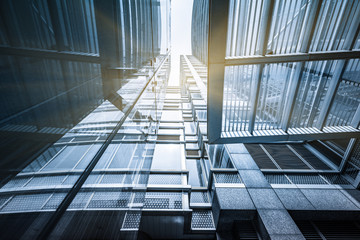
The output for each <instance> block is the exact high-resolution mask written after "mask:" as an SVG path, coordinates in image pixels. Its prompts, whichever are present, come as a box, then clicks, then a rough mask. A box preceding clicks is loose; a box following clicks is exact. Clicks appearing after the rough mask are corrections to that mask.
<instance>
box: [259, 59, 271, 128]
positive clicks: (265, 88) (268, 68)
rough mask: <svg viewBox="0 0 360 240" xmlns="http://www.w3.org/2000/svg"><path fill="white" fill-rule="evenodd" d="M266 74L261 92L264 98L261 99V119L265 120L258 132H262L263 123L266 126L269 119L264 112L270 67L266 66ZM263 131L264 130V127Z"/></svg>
mask: <svg viewBox="0 0 360 240" xmlns="http://www.w3.org/2000/svg"><path fill="white" fill-rule="evenodd" d="M266 72H267V74H265V75H266V78H265V79H264V80H265V83H264V91H263V96H264V97H263V99H262V100H263V106H262V107H263V109H262V119H265V118H266V121H263V122H262V125H261V128H260V130H264V122H266V124H267V122H268V120H269V117H268V115H266V114H265V112H266V107H267V100H268V96H267V95H268V89H269V88H268V86H269V78H270V65H267V68H266ZM265 129H266V125H265Z"/></svg>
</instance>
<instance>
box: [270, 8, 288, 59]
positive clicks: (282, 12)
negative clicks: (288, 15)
mask: <svg viewBox="0 0 360 240" xmlns="http://www.w3.org/2000/svg"><path fill="white" fill-rule="evenodd" d="M285 6H286V2H285V3H284V2H283V4H282V5H281V8H280V13H281V14H280V19H279V24H278V28H277V29H276V31H274V37H273V39H275V38H276V43H275V46H273V48H271V50H272V51H273V52H274V53H275V52H276V54H278V51H277V47H278V45H279V41H280V35H281V23H282V21H283V18H284V15H285V14H284V11H285ZM274 30H275V29H274ZM275 33H277V34H276V35H275Z"/></svg>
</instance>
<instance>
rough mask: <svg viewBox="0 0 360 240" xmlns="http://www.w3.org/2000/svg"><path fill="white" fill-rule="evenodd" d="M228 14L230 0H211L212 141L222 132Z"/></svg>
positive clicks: (210, 93) (210, 91)
mask: <svg viewBox="0 0 360 240" xmlns="http://www.w3.org/2000/svg"><path fill="white" fill-rule="evenodd" d="M228 14H229V0H211V1H210V4H209V39H208V42H209V46H208V50H209V52H208V96H207V103H208V110H207V119H208V124H207V128H208V139H209V142H210V143H211V142H213V141H216V140H217V139H218V138H220V134H221V125H222V109H223V92H224V73H225V54H226V39H227V30H228V26H227V25H228Z"/></svg>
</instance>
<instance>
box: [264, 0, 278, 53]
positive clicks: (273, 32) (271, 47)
mask: <svg viewBox="0 0 360 240" xmlns="http://www.w3.org/2000/svg"><path fill="white" fill-rule="evenodd" d="M279 5H280V1H276V6H275V7H273V11H275V12H276V13H275V14H274V16H278V15H279V14H278V13H279V11H280V9H281V7H282V6H279ZM273 22H274V24H272V26H271V28H272V39H271V44H270V49H271V50H272V51H273V52H274V41H275V37H276V36H275V35H276V32H277V30H276V29H278V28H279V27H278V26H279V19H278V18H277V17H276V18H275V20H274V21H273ZM269 30H271V29H269ZM266 47H268V43H266ZM261 50H262V49H260V51H261Z"/></svg>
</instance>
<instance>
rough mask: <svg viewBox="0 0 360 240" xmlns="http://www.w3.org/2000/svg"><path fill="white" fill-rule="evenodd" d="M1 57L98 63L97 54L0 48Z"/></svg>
mask: <svg viewBox="0 0 360 240" xmlns="http://www.w3.org/2000/svg"><path fill="white" fill-rule="evenodd" d="M0 54H1V55H10V56H19V57H31V58H48V59H55V60H65V61H75V62H89V63H100V57H99V55H98V54H92V53H81V52H67V51H55V50H44V49H35V48H20V47H7V46H0Z"/></svg>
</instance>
